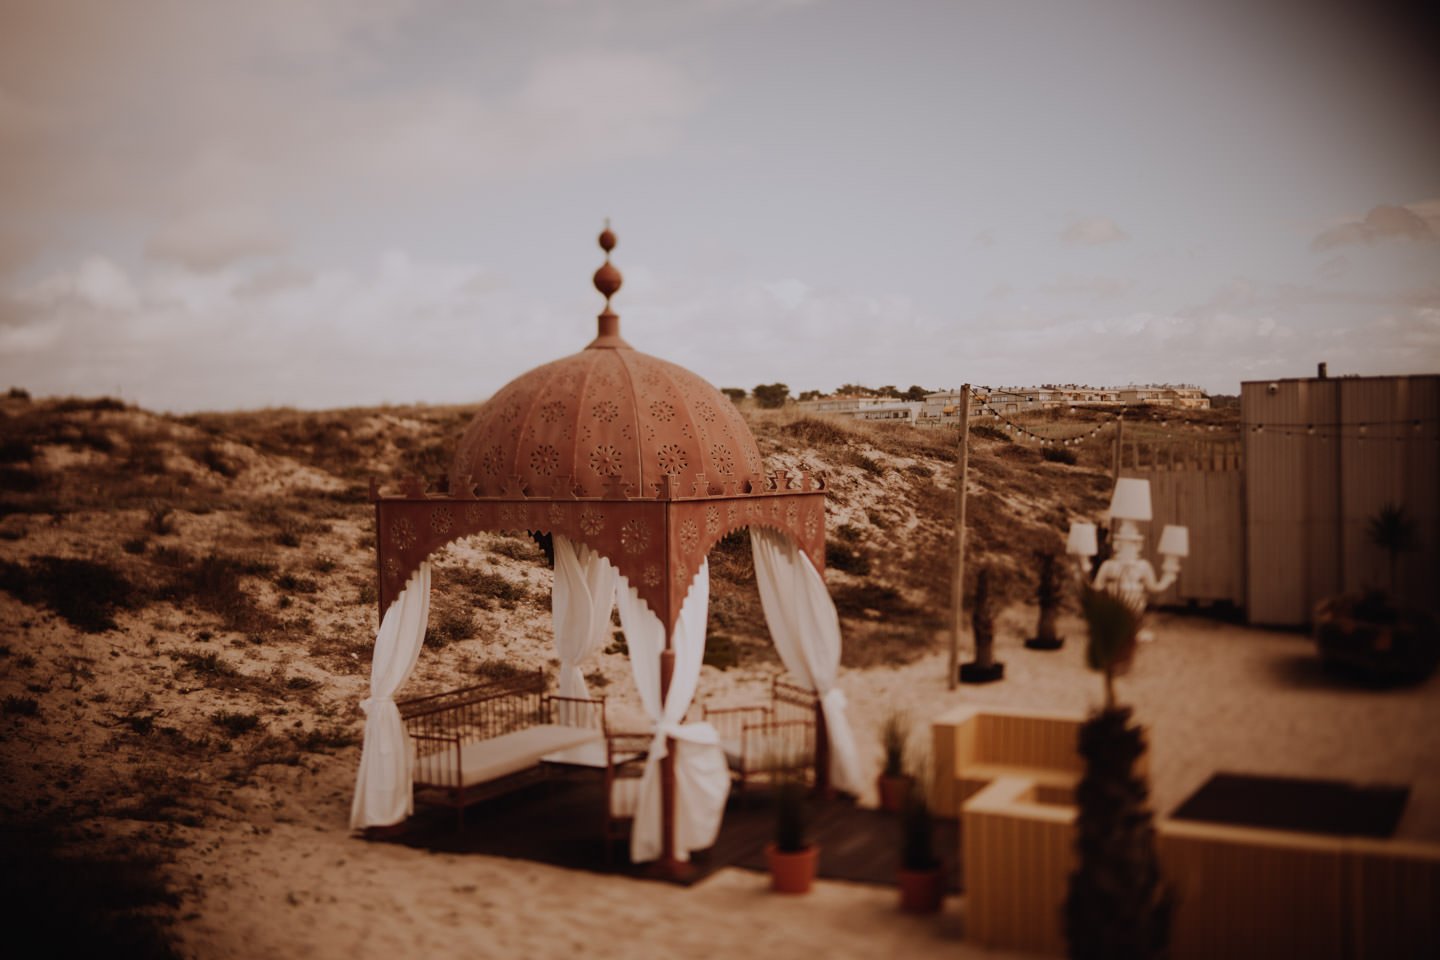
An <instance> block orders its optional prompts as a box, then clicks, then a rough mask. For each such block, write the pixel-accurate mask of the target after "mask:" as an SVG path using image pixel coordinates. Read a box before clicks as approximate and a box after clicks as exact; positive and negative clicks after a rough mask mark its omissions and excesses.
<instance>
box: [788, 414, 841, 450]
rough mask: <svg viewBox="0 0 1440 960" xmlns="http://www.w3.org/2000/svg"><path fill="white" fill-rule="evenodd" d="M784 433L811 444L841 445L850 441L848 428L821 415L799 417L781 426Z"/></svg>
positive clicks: (817, 445) (816, 445)
mask: <svg viewBox="0 0 1440 960" xmlns="http://www.w3.org/2000/svg"><path fill="white" fill-rule="evenodd" d="M781 429H782V430H783V431H784V432H785V433H787V434H789V435H790V436H792V437H794V438H795V439H797V440H799V441H801V442H802V443H807V444H810V445H811V446H815V447H820V446H843V445H845V444H847V443H849V442H850V440H851V437H852V434H851V432H850V431H849V430H847V429H845V428H844V427H842V426H840V425H839V424H837V423H835V422H834V421H833V420H826V419H823V418H821V417H800V418H798V419H796V420H794V421H792V422H790V423H787V424H786V425H785V426H784V427H783V428H781Z"/></svg>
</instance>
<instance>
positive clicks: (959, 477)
mask: <svg viewBox="0 0 1440 960" xmlns="http://www.w3.org/2000/svg"><path fill="white" fill-rule="evenodd" d="M969 473H970V384H968V383H967V384H965V385H964V386H962V387H961V388H960V453H959V457H958V458H957V460H956V464H955V582H954V584H953V585H952V587H951V592H950V610H951V613H952V614H953V619H952V621H951V623H950V671H949V680H948V683H949V684H950V689H951V690H954V689H955V687H956V685H957V684H958V682H959V681H958V679H957V675H958V673H959V670H960V631H961V622H962V620H963V619H964V610H963V607H964V601H965V482H966V480H967V478H968V476H969Z"/></svg>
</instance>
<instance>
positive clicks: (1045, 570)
mask: <svg viewBox="0 0 1440 960" xmlns="http://www.w3.org/2000/svg"><path fill="white" fill-rule="evenodd" d="M1035 558H1036V561H1037V562H1038V563H1039V565H1040V569H1039V583H1038V585H1037V586H1036V589H1035V602H1036V604H1037V605H1038V606H1039V608H1040V618H1039V620H1038V622H1037V623H1036V624H1035V636H1033V637H1031V638H1030V639H1028V640H1026V641H1025V645H1026V646H1027V647H1032V648H1034V649H1037V650H1058V649H1059V648H1060V645H1061V642H1062V641H1061V639H1060V637H1059V636H1058V635H1057V634H1056V632H1055V619H1056V617H1057V616H1058V615H1059V613H1060V600H1061V598H1062V597H1063V596H1064V591H1065V571H1064V568H1063V567H1062V566H1061V563H1060V559H1059V557H1057V556H1056V555H1055V553H1054V551H1052V550H1039V551H1036V553H1035Z"/></svg>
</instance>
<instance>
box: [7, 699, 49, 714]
mask: <svg viewBox="0 0 1440 960" xmlns="http://www.w3.org/2000/svg"><path fill="white" fill-rule="evenodd" d="M4 710H5V715H6V716H17V717H33V716H35V714H37V713H39V712H40V704H39V703H38V702H36V700H35V698H34V697H16V696H9V697H6V698H5V704H4Z"/></svg>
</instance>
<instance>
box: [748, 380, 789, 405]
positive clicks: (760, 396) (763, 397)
mask: <svg viewBox="0 0 1440 960" xmlns="http://www.w3.org/2000/svg"><path fill="white" fill-rule="evenodd" d="M751 392H752V393H753V394H754V395H755V402H756V403H758V404H759V405H760V406H761V407H763V408H765V409H766V410H774V409H776V408H777V407H783V406H785V401H786V400H788V399H790V388H789V387H787V386H786V385H785V384H783V383H762V384H759V385H758V386H756V388H755V389H754V390H753V391H751Z"/></svg>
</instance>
